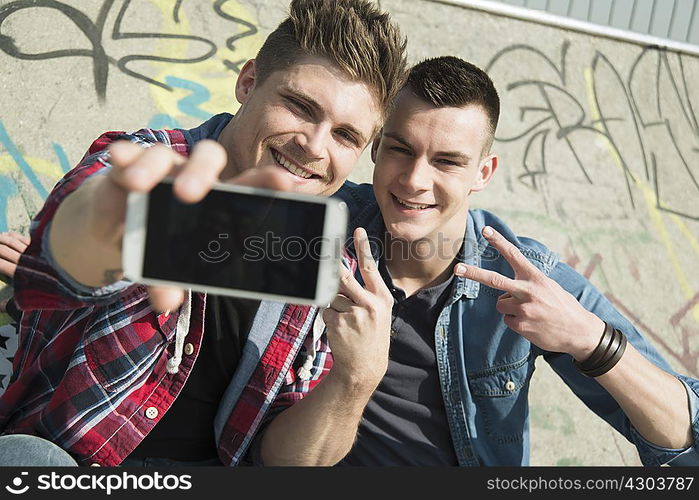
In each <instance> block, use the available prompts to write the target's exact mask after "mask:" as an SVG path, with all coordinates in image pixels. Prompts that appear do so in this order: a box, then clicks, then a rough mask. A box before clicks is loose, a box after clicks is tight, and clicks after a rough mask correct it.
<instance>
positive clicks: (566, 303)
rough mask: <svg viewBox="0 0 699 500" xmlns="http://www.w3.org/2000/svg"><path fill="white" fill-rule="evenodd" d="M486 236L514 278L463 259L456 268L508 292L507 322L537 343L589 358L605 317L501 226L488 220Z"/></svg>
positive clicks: (500, 306)
mask: <svg viewBox="0 0 699 500" xmlns="http://www.w3.org/2000/svg"><path fill="white" fill-rule="evenodd" d="M483 236H484V237H485V238H486V240H488V243H490V245H492V246H493V247H494V248H495V249H496V250H497V251H498V252H499V253H500V255H502V257H503V258H504V259H505V260H506V261H507V262H508V263H509V264H510V266H511V267H512V270H513V271H514V279H513V278H509V277H507V276H503V275H502V274H500V273H498V272H495V271H489V270H486V269H481V268H479V267H476V266H470V265H467V264H457V265H456V266H455V267H454V274H456V275H457V276H461V277H463V278H466V279H470V280H474V281H477V282H479V283H481V284H483V285H486V286H489V287H491V288H495V289H497V290H501V291H503V292H505V293H504V294H502V295H500V297H499V298H498V301H497V304H496V309H497V311H498V312H500V313H501V314H503V315H504V322H505V325H507V326H508V327H509V328H510V329H512V330H514V331H516V332H517V333H519V334H520V335H522V336H523V337H525V338H526V339H527V340H529V341H530V342H531V343H533V344H534V345H536V346H538V347H540V348H541V349H545V350H548V351H553V352H567V353H569V354H571V355H573V357H575V358H576V359H578V360H580V359H585V358H586V357H587V355H589V353H590V352H592V350H593V349H594V348H595V346H596V345H597V343H598V341H599V339H600V336H601V335H602V332H603V331H604V323H603V322H602V320H600V319H599V318H598V317H597V316H595V315H594V314H592V313H591V312H589V311H587V310H586V309H585V308H583V307H582V306H581V305H580V303H579V302H578V301H577V300H576V299H575V297H573V296H572V295H571V294H570V293H568V292H567V291H566V290H564V289H563V288H562V287H561V286H560V285H559V284H558V283H556V282H555V281H553V280H552V279H550V278H549V277H548V276H546V275H545V274H544V273H543V272H541V271H540V270H539V269H538V268H537V267H536V266H535V265H534V264H532V263H531V262H530V261H529V260H528V259H527V258H526V257H525V256H524V255H523V254H522V252H521V251H520V250H519V249H518V248H517V247H516V246H515V245H513V244H512V243H511V242H509V241H508V240H507V239H505V238H504V237H503V236H502V235H501V234H500V233H498V232H497V231H496V230H494V229H493V228H491V227H489V226H486V227H485V228H484V229H483Z"/></svg>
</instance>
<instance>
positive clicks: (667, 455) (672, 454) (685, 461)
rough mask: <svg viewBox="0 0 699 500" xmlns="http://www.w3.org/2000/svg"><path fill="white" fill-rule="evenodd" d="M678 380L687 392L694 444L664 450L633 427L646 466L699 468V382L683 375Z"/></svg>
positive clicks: (636, 442) (640, 454)
mask: <svg viewBox="0 0 699 500" xmlns="http://www.w3.org/2000/svg"><path fill="white" fill-rule="evenodd" d="M677 378H678V379H679V380H680V382H682V384H683V385H684V387H685V389H686V390H687V397H688V399H689V412H690V419H691V425H692V436H693V438H694V442H693V443H692V444H691V445H690V446H688V447H686V448H681V449H675V448H663V447H661V446H658V445H656V444H653V443H651V442H650V441H648V440H647V439H645V438H644V437H643V436H641V434H640V433H639V432H638V431H637V430H636V429H634V428H633V427H631V435H632V437H633V441H634V443H635V444H636V448H637V449H638V453H639V456H640V457H641V461H642V462H643V464H644V465H656V466H657V465H672V466H689V465H692V466H699V451H698V450H697V443H698V442H699V394H698V391H699V381H697V380H694V379H690V378H688V377H684V376H682V375H678V376H677Z"/></svg>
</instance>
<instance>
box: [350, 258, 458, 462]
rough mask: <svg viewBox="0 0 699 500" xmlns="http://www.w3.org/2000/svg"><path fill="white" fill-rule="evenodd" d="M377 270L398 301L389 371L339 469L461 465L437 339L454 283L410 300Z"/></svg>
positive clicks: (384, 271)
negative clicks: (447, 409)
mask: <svg viewBox="0 0 699 500" xmlns="http://www.w3.org/2000/svg"><path fill="white" fill-rule="evenodd" d="M379 269H380V271H381V275H382V276H383V278H384V281H385V282H386V284H387V285H388V287H389V289H390V290H391V293H392V294H393V298H394V305H393V322H392V332H391V333H392V339H391V349H390V358H389V362H388V371H387V372H386V375H385V376H384V378H383V380H382V381H381V383H380V384H379V386H378V388H377V389H376V391H375V392H374V395H373V396H372V398H371V400H370V401H369V404H368V405H367V408H366V410H365V411H364V415H363V417H362V421H361V423H360V425H359V432H358V436H357V441H356V443H355V445H354V447H353V448H352V450H351V451H350V453H349V454H348V455H347V457H345V459H344V460H343V461H342V462H341V463H340V465H370V466H371V465H418V466H427V465H457V461H456V455H455V453H454V448H453V445H452V440H451V435H450V433H449V427H448V423H447V418H446V413H445V411H444V403H443V402H442V392H441V389H440V386H439V375H438V372H437V361H436V357H435V346H434V333H435V325H436V323H437V318H438V316H439V313H440V312H441V310H442V307H443V305H444V303H445V301H446V300H447V297H448V296H449V293H450V291H451V285H452V282H453V278H452V279H448V280H447V281H445V282H444V283H440V284H438V285H436V286H433V287H431V288H425V289H422V290H420V291H418V292H417V293H416V294H414V295H412V296H411V297H406V296H405V292H404V291H403V290H401V289H400V288H398V287H396V286H394V284H393V280H392V279H391V276H390V273H389V272H388V269H387V267H386V265H385V263H384V261H383V259H382V260H381V261H380V263H379Z"/></svg>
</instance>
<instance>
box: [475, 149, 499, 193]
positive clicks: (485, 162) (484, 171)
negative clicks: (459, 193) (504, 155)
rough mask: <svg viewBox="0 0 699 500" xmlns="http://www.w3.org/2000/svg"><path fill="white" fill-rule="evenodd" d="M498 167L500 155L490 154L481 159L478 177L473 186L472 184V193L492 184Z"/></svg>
mask: <svg viewBox="0 0 699 500" xmlns="http://www.w3.org/2000/svg"><path fill="white" fill-rule="evenodd" d="M497 169H498V156H497V155H489V156H486V157H485V158H483V159H482V160H481V163H480V165H479V166H478V177H477V178H476V180H475V182H474V183H473V186H471V193H475V192H477V191H482V190H483V189H485V188H486V187H487V186H488V184H490V181H491V179H492V178H493V175H494V174H495V171H496V170H497Z"/></svg>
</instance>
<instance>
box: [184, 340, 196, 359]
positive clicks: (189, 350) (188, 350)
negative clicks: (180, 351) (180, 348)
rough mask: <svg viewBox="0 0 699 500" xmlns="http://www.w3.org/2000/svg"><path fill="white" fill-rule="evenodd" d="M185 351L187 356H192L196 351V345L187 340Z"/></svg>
mask: <svg viewBox="0 0 699 500" xmlns="http://www.w3.org/2000/svg"><path fill="white" fill-rule="evenodd" d="M184 353H185V354H186V355H187V356H191V355H192V354H193V353H194V346H193V345H192V344H191V343H189V342H187V343H186V344H185V345H184Z"/></svg>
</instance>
